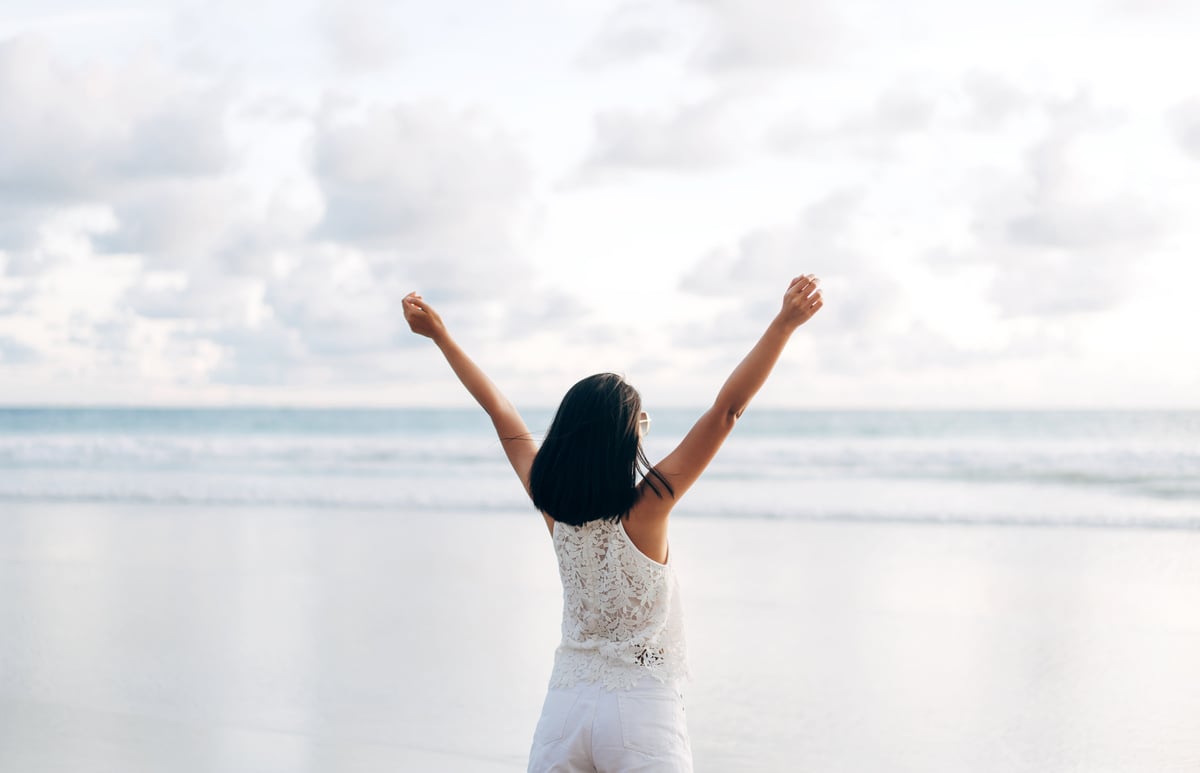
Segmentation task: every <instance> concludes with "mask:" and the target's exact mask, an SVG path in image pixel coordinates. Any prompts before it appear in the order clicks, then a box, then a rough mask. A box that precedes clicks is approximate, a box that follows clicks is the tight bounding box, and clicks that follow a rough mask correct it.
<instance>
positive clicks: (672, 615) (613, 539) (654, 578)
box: [550, 519, 690, 690]
mask: <svg viewBox="0 0 1200 773" xmlns="http://www.w3.org/2000/svg"><path fill="white" fill-rule="evenodd" d="M554 552H555V554H556V555H557V556H558V574H559V577H560V579H561V580H562V586H563V616H562V642H561V643H560V644H559V646H558V649H557V650H556V651H555V653H554V671H553V672H552V673H551V676H550V686H551V687H570V686H572V685H574V684H575V683H576V682H600V683H601V684H602V685H603V686H604V687H606V688H608V689H612V690H615V689H622V688H629V687H632V686H633V685H634V684H636V683H637V681H638V679H639V678H641V677H643V676H651V677H653V678H655V679H657V680H658V681H660V682H663V683H675V682H677V681H678V680H681V679H686V678H688V677H690V672H689V671H688V665H687V651H686V646H685V644H684V638H683V610H682V609H681V607H680V597H679V581H678V579H677V578H676V576H675V569H674V567H673V566H672V565H671V564H670V554H669V553H668V556H667V563H666V564H660V563H658V562H657V561H654V560H653V559H651V558H650V557H649V556H647V555H646V554H645V553H642V552H641V551H640V550H638V549H637V547H636V546H635V545H634V544H633V542H632V541H631V540H630V539H629V535H628V534H626V532H625V527H624V526H623V525H622V524H621V523H619V522H614V521H611V520H609V519H600V520H597V521H590V522H588V523H585V524H583V525H582V526H571V525H570V524H566V523H557V522H556V523H555V524H554Z"/></svg>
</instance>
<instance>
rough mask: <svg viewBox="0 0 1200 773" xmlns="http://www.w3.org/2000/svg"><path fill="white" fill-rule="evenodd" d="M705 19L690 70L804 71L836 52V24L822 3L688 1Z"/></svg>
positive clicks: (795, 0) (801, 0)
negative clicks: (704, 30) (703, 34)
mask: <svg viewBox="0 0 1200 773" xmlns="http://www.w3.org/2000/svg"><path fill="white" fill-rule="evenodd" d="M688 2H689V3H690V4H692V5H694V6H696V7H698V8H700V9H703V10H704V11H706V12H707V13H708V14H709V18H710V25H709V28H708V33H707V35H706V37H705V38H704V39H703V40H702V41H701V43H700V44H699V46H698V47H697V48H696V50H695V51H693V53H692V58H691V61H692V63H693V65H695V66H697V67H699V68H700V69H702V70H704V71H707V72H709V73H712V74H728V73H735V74H736V73H745V72H757V73H760V74H761V73H762V72H763V71H770V70H775V69H786V68H794V67H805V66H811V65H815V64H820V63H823V62H825V61H827V60H829V59H830V58H831V57H832V56H833V55H834V54H835V52H836V51H837V46H838V43H839V42H840V38H841V32H842V24H841V22H840V20H839V18H838V17H837V15H836V14H835V13H834V11H833V6H832V5H831V4H830V3H827V2H825V1H824V0H788V1H787V2H779V1H778V0H688Z"/></svg>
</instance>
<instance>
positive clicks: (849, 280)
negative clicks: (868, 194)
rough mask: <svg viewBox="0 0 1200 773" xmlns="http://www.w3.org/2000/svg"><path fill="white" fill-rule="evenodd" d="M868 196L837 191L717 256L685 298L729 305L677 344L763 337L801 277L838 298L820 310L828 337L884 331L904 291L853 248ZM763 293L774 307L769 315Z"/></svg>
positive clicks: (687, 280)
mask: <svg viewBox="0 0 1200 773" xmlns="http://www.w3.org/2000/svg"><path fill="white" fill-rule="evenodd" d="M864 197H865V193H864V191H863V190H861V189H858V188H847V189H842V190H836V191H834V192H832V193H830V194H828V195H826V196H824V197H822V198H821V199H818V200H817V201H815V202H813V203H812V204H810V205H809V206H808V207H806V208H805V209H804V210H803V211H802V212H801V213H800V214H799V216H798V217H797V218H796V220H795V221H794V222H792V223H789V224H784V225H778V226H768V227H763V228H758V229H754V230H752V231H749V232H748V233H746V234H745V235H744V236H743V237H742V238H740V239H739V240H738V242H737V243H736V245H734V246H732V247H721V248H717V249H715V250H712V251H711V252H709V253H708V254H707V255H705V256H704V257H702V258H701V259H700V260H699V261H697V262H696V264H695V265H693V267H692V268H691V270H690V271H688V272H687V273H686V274H685V275H684V277H683V279H682V281H681V282H680V289H681V290H683V291H685V292H690V293H695V294H698V295H702V296H706V297H711V298H713V299H715V300H718V301H720V300H721V299H724V300H726V301H729V302H730V303H729V304H727V305H730V306H731V308H730V309H729V310H728V311H727V313H721V314H717V315H716V318H715V319H714V320H713V321H712V323H711V324H710V325H709V326H707V327H705V326H701V327H696V326H687V327H683V328H680V329H679V331H678V332H677V336H676V342H677V343H680V344H682V345H692V346H704V345H709V344H711V343H713V342H718V341H727V342H733V341H745V340H752V339H748V336H751V335H757V333H758V332H761V330H758V328H759V327H760V326H761V324H763V323H764V321H765V320H766V319H769V318H770V316H769V315H770V314H774V312H775V310H776V308H775V304H777V303H778V302H779V301H780V300H781V299H782V297H783V292H784V291H785V290H786V289H787V284H788V282H789V281H790V280H791V278H792V277H793V276H796V275H798V274H801V273H803V274H815V275H816V276H817V277H818V278H820V280H821V288H822V293H823V294H824V295H826V296H827V297H828V298H830V299H833V298H836V302H832V301H831V302H830V303H829V304H828V305H827V306H826V307H824V308H822V310H821V321H820V325H821V327H822V329H823V330H825V331H826V334H827V335H834V334H854V335H866V334H871V333H877V332H879V331H882V330H884V329H886V328H887V327H888V326H889V325H890V324H892V323H893V322H894V320H895V319H896V318H897V316H898V315H899V314H900V313H901V307H902V301H903V293H902V292H901V287H900V286H899V284H898V283H897V282H896V281H895V280H894V279H893V278H892V277H891V276H890V275H889V274H888V271H887V270H886V267H884V266H883V265H881V264H880V263H879V262H878V261H877V260H876V259H874V258H870V257H868V256H867V255H866V254H864V253H862V252H860V251H859V250H858V249H857V248H856V246H855V244H854V229H855V221H856V219H857V218H858V217H859V216H860V212H859V211H860V208H861V205H862V203H863V200H864ZM764 294H765V295H767V296H769V297H770V298H771V299H772V300H771V301H770V303H769V304H767V307H769V313H768V311H764V308H766V307H764V303H765V301H764Z"/></svg>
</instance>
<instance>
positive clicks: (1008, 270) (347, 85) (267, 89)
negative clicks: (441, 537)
mask: <svg viewBox="0 0 1200 773" xmlns="http://www.w3.org/2000/svg"><path fill="white" fill-rule="evenodd" d="M1198 37H1200V4H1197V3H1193V2H1189V1H1188V0H1178V1H1177V2H1172V1H1171V0H1158V1H1153V0H1143V1H1142V2H1137V1H1135V0H1039V1H1038V2H1027V1H1026V0H1015V1H1014V2H1009V3H1002V4H997V3H963V2H958V1H954V0H913V1H912V2H905V3H895V2H887V1H886V0H872V1H870V2H867V1H864V0H837V1H836V2H834V0H670V1H668V0H661V1H660V0H629V1H625V0H617V1H615V2H599V1H598V0H597V1H593V0H489V1H488V2H483V1H482V0H473V1H468V0H442V1H441V2H438V3H416V2H382V1H380V0H339V1H338V2H323V1H322V2H303V1H299V2H298V1H297V0H288V1H287V2H283V1H276V0H236V2H234V1H232V0H208V1H206V2H186V3H185V2H167V1H164V0H155V1H154V2H143V1H139V0H129V1H128V2H119V3H118V2H111V3H110V2H72V1H70V0H37V1H36V2H31V1H27V0H5V2H4V4H3V6H0V404H5V405H47V404H50V405H93V404H99V405H110V404H119V405H229V404H234V405H243V404H245V405H296V406H301V405H338V406H406V405H409V406H425V405H429V406H434V405H437V406H459V405H463V406H465V405H469V404H470V397H469V396H468V395H467V394H466V392H465V391H464V390H463V389H462V388H461V386H459V385H458V384H457V382H456V381H455V379H454V377H453V374H452V373H451V372H450V370H449V368H448V367H447V366H446V365H445V363H444V361H443V360H442V359H441V357H440V354H439V353H438V351H437V349H436V347H434V346H433V345H432V344H431V343H430V342H429V341H428V340H427V339H423V338H419V337H417V336H414V335H412V334H411V333H410V332H409V331H408V329H407V327H406V326H405V324H404V321H403V317H402V314H401V306H400V299H401V298H402V297H403V296H404V295H405V294H406V293H407V292H409V291H410V290H417V291H419V292H420V293H422V295H423V296H424V297H425V299H426V301H427V302H429V303H430V304H431V305H432V306H433V307H434V308H435V309H437V310H438V311H439V312H440V313H441V314H442V316H443V318H444V319H445V320H446V322H447V325H448V328H449V330H450V332H451V334H452V335H453V336H454V337H455V339H456V340H458V341H459V343H460V344H462V345H463V347H464V348H465V349H466V350H467V351H468V353H469V354H470V355H471V356H472V357H473V358H474V359H475V360H476V361H477V362H479V363H480V365H481V366H483V367H484V369H485V370H486V371H487V372H488V373H489V374H490V375H491V376H492V378H493V379H494V380H495V381H496V382H497V383H498V384H499V385H500V387H501V388H502V389H503V390H504V391H505V392H506V393H507V394H508V395H509V397H511V398H512V399H513V400H514V402H516V403H517V404H518V406H521V405H528V406H530V407H534V406H536V407H553V406H554V405H555V404H556V403H557V401H558V400H559V399H560V398H561V395H562V394H563V393H564V392H565V391H566V389H567V388H569V387H570V385H571V384H573V383H574V382H575V381H577V380H578V379H580V378H582V377H584V376H586V375H589V374H591V373H595V372H600V371H615V372H618V373H622V374H624V375H625V376H626V378H627V379H628V380H629V381H630V382H631V383H633V384H634V385H635V386H636V387H638V388H639V390H640V391H641V392H642V395H643V398H644V400H645V402H646V404H647V406H648V407H649V406H655V405H661V406H672V407H674V406H702V405H705V404H707V402H709V401H711V400H712V398H713V397H714V396H715V394H716V391H717V390H718V389H719V387H720V385H721V383H722V382H723V380H724V378H725V377H726V376H727V375H728V373H729V371H730V370H731V369H732V368H733V367H734V366H735V365H736V364H737V362H738V361H739V360H740V358H741V357H742V356H743V355H744V354H745V353H746V352H747V351H748V350H749V349H750V347H751V346H752V345H753V343H754V341H755V340H756V339H757V337H758V335H760V334H761V332H762V331H763V330H764V329H765V328H766V326H767V324H768V323H769V322H770V320H771V318H772V317H773V315H774V314H775V313H776V311H777V310H778V308H779V303H780V300H781V298H782V294H783V291H784V290H785V289H786V287H787V285H788V282H789V280H790V279H791V278H792V277H793V276H797V275H800V274H808V273H811V274H815V275H816V276H818V277H820V280H821V288H822V294H823V296H824V298H825V305H824V308H822V309H821V310H820V312H819V313H818V314H817V315H816V316H815V317H814V318H813V319H811V320H810V321H809V322H808V323H806V324H805V325H804V326H802V327H801V328H800V329H799V330H798V331H797V332H796V334H795V336H794V337H793V339H792V341H791V343H790V345H789V348H788V350H787V351H786V352H785V353H784V355H783V358H782V359H781V361H780V363H779V365H778V367H777V370H776V372H775V374H774V375H773V376H772V379H771V380H770V381H769V382H768V384H767V385H766V387H764V389H763V391H762V393H761V394H760V396H759V398H758V400H757V402H758V403H759V404H764V405H772V406H780V407H797V408H821V407H830V408H1200V343H1198V342H1197V335H1196V331H1197V330H1200V302H1198V298H1200V261H1198V260H1197V258H1198V257H1200V217H1197V215H1198V214H1200V204H1198V203H1197V202H1200V80H1198V79H1197V78H1196V77H1195V73H1197V72H1200V49H1197V47H1196V46H1195V45H1194V42H1195V40H1196V39H1197V38H1198Z"/></svg>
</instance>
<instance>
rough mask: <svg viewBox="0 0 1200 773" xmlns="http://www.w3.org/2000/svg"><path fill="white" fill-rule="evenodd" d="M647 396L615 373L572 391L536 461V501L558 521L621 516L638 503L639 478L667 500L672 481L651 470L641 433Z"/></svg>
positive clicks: (533, 483) (532, 483) (532, 488)
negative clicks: (660, 487)
mask: <svg viewBox="0 0 1200 773" xmlns="http://www.w3.org/2000/svg"><path fill="white" fill-rule="evenodd" d="M641 411H642V396H641V395H639V394H638V391H637V390H636V389H634V388H633V387H631V386H630V385H629V384H627V383H625V379H623V378H621V377H620V376H618V375H617V374H615V373H597V374H596V375H594V376H588V377H587V378H585V379H583V380H582V381H579V382H578V383H577V384H575V386H573V387H571V389H570V390H568V392H567V394H566V396H565V397H563V399H562V403H561V404H559V406H558V412H557V413H555V414H554V421H552V422H551V423H550V429H549V430H548V431H547V432H546V439H545V440H544V441H542V446H541V448H540V449H538V452H537V456H535V457H534V458H533V467H532V469H531V470H530V471H529V489H530V492H531V493H532V495H533V504H534V506H536V507H537V508H538V509H539V510H541V511H542V512H544V513H546V514H547V515H549V516H550V517H551V518H553V519H554V520H556V521H561V522H562V523H567V524H571V525H572V526H580V525H582V524H585V523H587V522H589V521H595V520H598V519H600V518H611V519H613V520H614V521H615V520H619V519H620V518H621V517H622V516H624V515H625V514H626V513H628V512H629V510H630V509H631V508H632V507H633V504H634V502H635V501H637V475H638V473H639V472H640V473H642V475H643V476H644V477H645V480H646V483H647V485H649V486H650V488H651V489H652V490H653V491H654V493H655V494H657V495H658V496H659V497H662V492H661V491H659V489H658V486H657V485H655V483H654V480H655V479H657V480H658V482H659V483H661V484H662V485H663V487H664V488H666V490H667V491H668V492H669V493H670V494H671V495H672V496H674V495H675V491H674V490H673V489H672V488H671V484H669V483H667V480H666V478H664V477H663V476H662V475H660V474H659V472H658V471H657V470H655V469H653V468H651V467H650V462H649V461H648V460H647V459H646V453H645V451H643V450H642V443H641V439H640V438H639V437H638V415H639V414H640V413H641Z"/></svg>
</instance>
